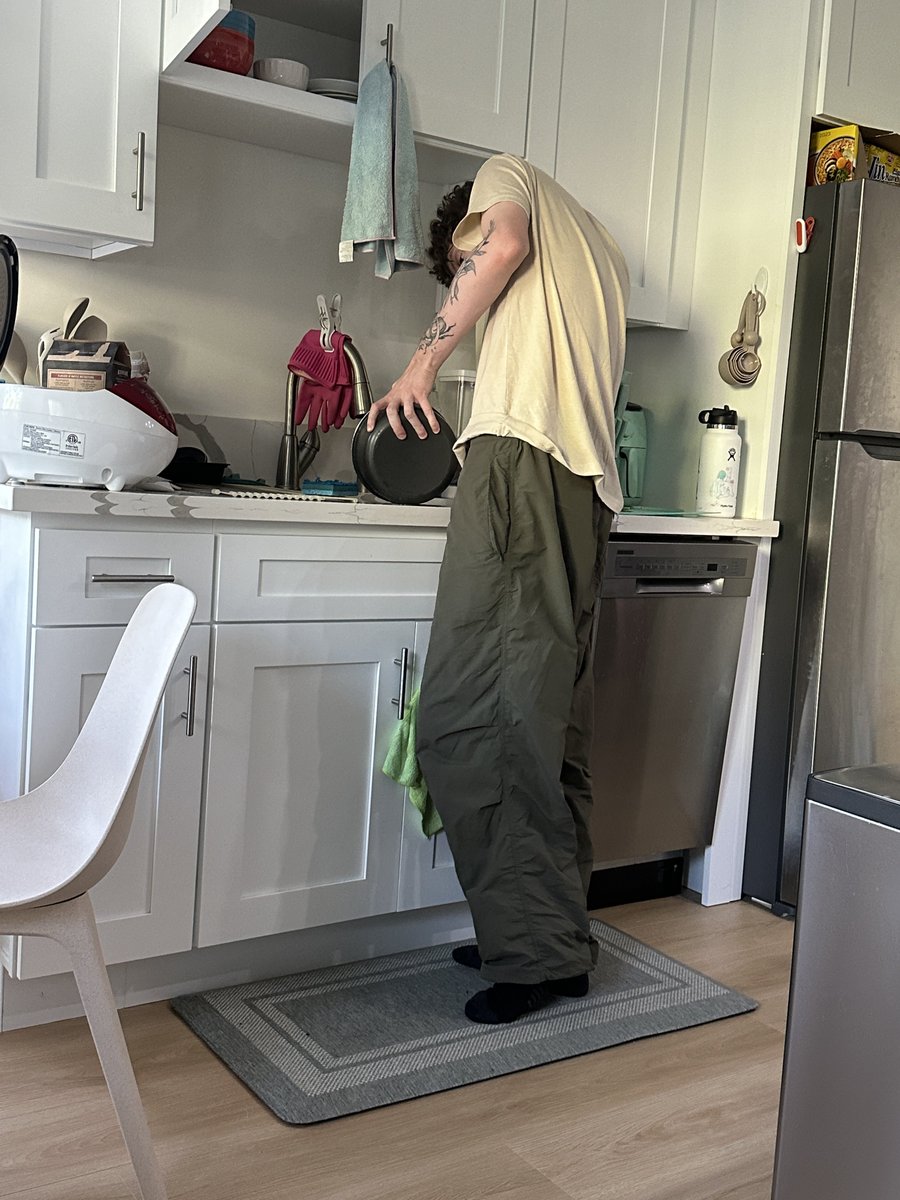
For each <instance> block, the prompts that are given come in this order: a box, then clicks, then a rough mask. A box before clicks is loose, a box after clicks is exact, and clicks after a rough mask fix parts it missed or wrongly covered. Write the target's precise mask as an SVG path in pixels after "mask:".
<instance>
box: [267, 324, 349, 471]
mask: <svg viewBox="0 0 900 1200" xmlns="http://www.w3.org/2000/svg"><path fill="white" fill-rule="evenodd" d="M344 354H345V355H346V356H347V362H348V364H349V366H350V386H351V387H352V388H353V396H352V399H351V401H350V416H351V417H353V418H354V420H357V421H358V420H360V419H361V418H362V417H364V416H365V415H366V413H367V412H368V411H369V409H370V408H371V407H372V385H371V384H370V383H369V376H368V374H367V373H366V364H365V363H364V362H363V360H362V355H361V354H360V352H359V351H358V350H357V348H356V347H355V346H354V345H353V343H352V342H351V341H350V339H349V338H347V340H346V341H345V342H344ZM302 383H303V377H302V376H301V375H295V374H294V372H293V371H288V377H287V385H286V387H285V391H284V432H283V433H282V436H281V447H280V449H279V451H278V465H277V467H276V468H275V486H276V487H285V488H291V489H292V490H294V491H296V490H297V489H298V488H299V487H300V480H301V479H302V478H303V476H304V475H305V474H306V472H307V471H308V470H309V468H310V467H311V466H312V463H313V460H314V459H315V457H316V455H317V454H318V453H319V449H320V447H321V441H320V439H319V431H318V430H317V429H307V430H306V432H305V433H303V434H302V435H301V437H300V438H298V437H297V431H296V427H295V425H294V413H295V412H296V411H297V393H298V392H299V390H300V387H301V385H302Z"/></svg>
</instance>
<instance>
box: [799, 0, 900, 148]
mask: <svg viewBox="0 0 900 1200" xmlns="http://www.w3.org/2000/svg"><path fill="white" fill-rule="evenodd" d="M898 43H900V5H898V4H897V0H830V3H829V4H827V5H826V14H825V33H824V45H823V48H822V57H821V70H820V75H819V97H818V111H819V114H820V115H821V116H823V117H828V118H830V119H832V120H836V121H839V122H841V123H844V122H846V121H853V122H855V123H856V124H857V125H871V126H874V127H875V128H876V129H890V130H897V129H900V85H898V83H897V45H898Z"/></svg>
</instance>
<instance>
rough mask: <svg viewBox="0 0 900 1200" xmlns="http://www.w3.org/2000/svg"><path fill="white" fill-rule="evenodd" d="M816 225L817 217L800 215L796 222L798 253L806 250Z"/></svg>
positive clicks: (796, 248)
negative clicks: (804, 217)
mask: <svg viewBox="0 0 900 1200" xmlns="http://www.w3.org/2000/svg"><path fill="white" fill-rule="evenodd" d="M815 227H816V218H815V217H807V218H806V219H805V220H804V219H803V217H798V218H797V220H796V221H795V222H794V249H795V250H796V251H797V253H798V254H802V253H803V252H804V250H806V248H807V246H808V245H809V243H810V241H811V240H812V235H813V230H814V229H815Z"/></svg>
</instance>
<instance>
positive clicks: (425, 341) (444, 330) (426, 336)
mask: <svg viewBox="0 0 900 1200" xmlns="http://www.w3.org/2000/svg"><path fill="white" fill-rule="evenodd" d="M455 328H456V326H455V325H448V324H447V321H446V319H445V318H444V317H442V316H441V314H440V313H438V314H437V316H436V317H435V318H434V320H433V321H432V322H431V324H430V325H429V326H428V328H427V329H426V330H425V332H424V333H423V334H422V337H421V338H420V339H419V350H421V352H422V353H423V354H424V353H425V351H426V350H430V349H431V347H432V346H433V345H434V344H435V342H442V341H443V340H444V338H448V337H449V336H450V334H451V333H452V332H453V330H454V329H455Z"/></svg>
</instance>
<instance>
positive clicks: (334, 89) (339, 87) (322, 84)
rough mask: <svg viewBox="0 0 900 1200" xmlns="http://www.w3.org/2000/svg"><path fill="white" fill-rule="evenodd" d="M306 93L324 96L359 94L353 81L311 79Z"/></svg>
mask: <svg viewBox="0 0 900 1200" xmlns="http://www.w3.org/2000/svg"><path fill="white" fill-rule="evenodd" d="M306 90H307V91H308V92H316V93H318V94H319V95H324V94H325V93H326V92H330V93H331V94H332V95H339V96H356V95H358V94H359V84H358V83H357V82H356V81H355V80H353V79H311V80H310V81H309V84H308V85H307V89H306Z"/></svg>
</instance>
